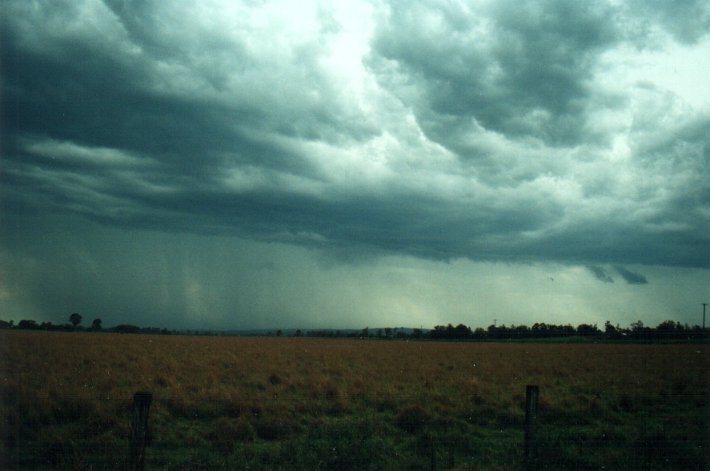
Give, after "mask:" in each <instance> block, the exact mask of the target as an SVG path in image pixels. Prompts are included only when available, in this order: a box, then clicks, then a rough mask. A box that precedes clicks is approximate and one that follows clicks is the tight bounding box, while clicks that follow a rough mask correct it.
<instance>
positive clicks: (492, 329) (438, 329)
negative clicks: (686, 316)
mask: <svg viewBox="0 0 710 471" xmlns="http://www.w3.org/2000/svg"><path fill="white" fill-rule="evenodd" d="M68 320H69V322H68V323H65V324H52V323H51V322H42V323H37V322H36V321H34V320H28V319H23V320H21V321H19V322H18V323H17V324H15V323H14V321H4V320H0V329H18V330H45V331H63V332H115V333H125V334H138V333H142V334H161V335H168V334H190V335H220V334H221V335H223V334H224V333H223V332H216V331H198V330H194V331H189V330H188V331H176V330H168V329H165V328H157V327H138V326H136V325H132V324H120V325H117V326H114V327H110V328H104V327H103V322H102V320H101V319H100V318H96V319H94V320H93V321H92V322H91V324H90V325H89V326H86V327H84V326H82V325H81V324H82V320H83V318H82V316H81V315H80V314H78V313H72V314H71V315H70V316H69V319H68ZM264 334H265V335H276V336H278V337H281V336H284V335H288V336H293V337H328V338H375V339H384V340H390V339H403V340H409V339H412V340H427V339H429V340H469V341H476V340H478V341H495V340H526V339H550V338H562V339H564V338H572V337H581V338H588V339H596V340H613V341H619V340H637V341H639V340H640V341H651V340H696V339H710V329H704V328H702V327H700V326H698V325H694V326H692V327H691V326H689V325H688V324H681V323H680V322H676V321H672V320H666V321H663V322H661V323H660V324H658V325H657V326H656V327H649V326H646V325H644V323H643V322H642V321H640V320H639V321H636V322H632V323H631V325H629V326H628V327H620V326H619V324H616V325H613V324H612V323H611V322H609V321H606V322H605V323H604V326H603V329H601V328H599V327H598V326H597V324H579V325H577V326H576V327H574V326H572V325H571V324H564V325H557V324H547V323H544V322H542V323H539V322H536V323H535V324H533V325H532V327H529V326H527V325H511V326H509V327H508V326H506V325H504V324H503V325H500V326H498V325H495V324H492V325H489V326H488V327H487V328H486V329H484V328H482V327H477V328H475V329H472V328H471V327H469V326H467V325H464V324H458V325H456V326H454V325H452V324H447V325H436V326H434V328H433V329H429V330H427V329H423V328H419V329H409V328H404V327H394V328H392V327H385V328H379V329H370V328H369V327H365V328H364V329H361V330H357V329H339V330H333V329H317V330H301V329H296V330H293V331H291V332H287V333H286V334H284V332H283V331H282V330H280V329H279V330H277V331H275V332H269V331H265V332H264Z"/></svg>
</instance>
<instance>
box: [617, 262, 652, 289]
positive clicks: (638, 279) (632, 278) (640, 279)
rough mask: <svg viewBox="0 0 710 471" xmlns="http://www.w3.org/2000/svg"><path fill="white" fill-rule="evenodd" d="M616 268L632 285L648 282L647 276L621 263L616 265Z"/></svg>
mask: <svg viewBox="0 0 710 471" xmlns="http://www.w3.org/2000/svg"><path fill="white" fill-rule="evenodd" d="M614 269H615V270H616V271H617V273H619V275H621V277H622V278H623V279H624V280H625V281H626V282H627V283H628V284H630V285H645V284H647V283H648V280H647V279H646V277H645V276H643V275H642V274H640V273H634V272H632V271H630V270H627V269H626V268H624V267H622V266H620V265H616V266H614Z"/></svg>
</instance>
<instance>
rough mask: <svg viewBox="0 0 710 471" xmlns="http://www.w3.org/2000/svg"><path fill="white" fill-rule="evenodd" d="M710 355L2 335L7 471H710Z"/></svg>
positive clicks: (692, 349) (676, 349)
mask: <svg viewBox="0 0 710 471" xmlns="http://www.w3.org/2000/svg"><path fill="white" fill-rule="evenodd" d="M709 353H710V348H709V346H708V345H698V344H692V345H683V344H677V345H621V344H604V345H594V344H545V345H543V344H496V343H484V344H477V343H438V342H398V341H375V340H344V339H337V340H327V339H305V338H236V337H183V336H147V335H118V334H89V333H76V334H74V333H47V332H8V331H4V332H0V367H1V376H0V398H1V399H2V401H1V404H0V412H1V414H2V429H1V433H2V462H0V467H1V468H2V469H15V468H19V469H46V468H59V469H79V470H80V469H121V468H124V467H125V464H126V458H127V455H128V449H129V444H128V437H129V434H130V422H131V400H132V396H133V393H134V392H136V391H139V390H146V391H151V392H152V393H153V404H152V406H151V410H150V425H151V437H152V439H151V443H150V445H149V446H148V448H147V455H146V463H147V466H146V468H147V469H432V467H434V468H436V469H520V468H521V467H522V466H523V426H524V402H525V386H526V385H527V384H536V385H539V387H540V411H539V416H538V418H539V444H540V459H541V461H542V463H543V465H545V466H546V467H548V468H553V469H600V468H602V467H604V468H605V469H623V468H627V469H628V468H630V469H683V470H686V469H707V468H708V465H709V464H710V462H709V461H710V460H709V458H708V455H709V450H710V443H709V442H710V438H709V434H710V431H709V426H710V423H709V422H710V358H709Z"/></svg>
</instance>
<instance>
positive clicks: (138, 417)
mask: <svg viewBox="0 0 710 471" xmlns="http://www.w3.org/2000/svg"><path fill="white" fill-rule="evenodd" d="M152 399H153V395H152V394H151V393H149V392H144V391H139V392H137V393H135V394H134V395H133V424H132V426H131V458H130V459H131V462H130V463H129V465H130V468H131V469H133V470H142V469H143V468H144V466H145V446H146V444H147V441H148V412H149V410H150V402H151V400H152Z"/></svg>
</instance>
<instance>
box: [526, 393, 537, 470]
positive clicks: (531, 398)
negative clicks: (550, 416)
mask: <svg viewBox="0 0 710 471" xmlns="http://www.w3.org/2000/svg"><path fill="white" fill-rule="evenodd" d="M538 394H539V388H538V387H537V386H533V385H527V386H525V468H526V469H535V468H536V466H537V456H536V455H537V449H536V448H537V443H536V433H535V432H536V431H535V425H536V424H535V422H536V421H537V397H538Z"/></svg>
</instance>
